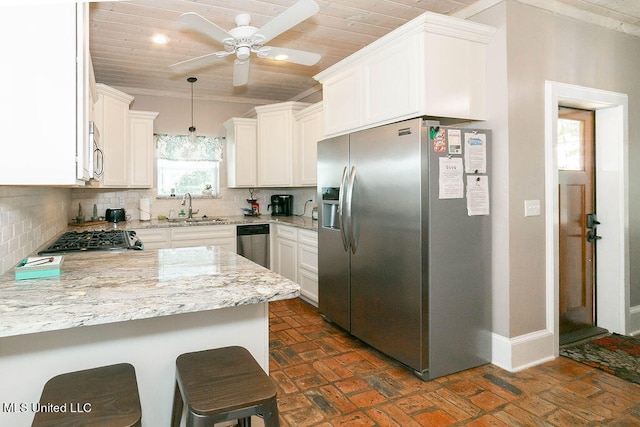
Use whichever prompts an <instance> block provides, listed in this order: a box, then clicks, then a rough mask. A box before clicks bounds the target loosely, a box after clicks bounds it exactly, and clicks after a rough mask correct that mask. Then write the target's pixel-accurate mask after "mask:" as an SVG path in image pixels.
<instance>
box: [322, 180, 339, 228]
mask: <svg viewBox="0 0 640 427" xmlns="http://www.w3.org/2000/svg"><path fill="white" fill-rule="evenodd" d="M339 200H340V188H338V187H322V227H324V228H333V229H336V230H339V229H340V220H339V214H340V205H339V204H338V201H339Z"/></svg>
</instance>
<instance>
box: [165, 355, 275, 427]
mask: <svg viewBox="0 0 640 427" xmlns="http://www.w3.org/2000/svg"><path fill="white" fill-rule="evenodd" d="M276 394H277V390H276V387H275V385H274V384H273V381H271V378H269V376H268V375H267V374H266V373H265V372H264V371H263V370H262V368H261V367H260V365H259V364H258V362H256V360H255V359H254V358H253V356H251V353H249V351H248V350H247V349H245V348H243V347H224V348H218V349H213V350H204V351H197V352H193V353H185V354H181V355H180V356H178V358H177V359H176V386H175V391H174V397H173V415H172V421H171V425H172V426H173V427H178V426H179V425H180V420H181V419H182V412H183V407H184V405H186V407H187V427H200V426H208V427H211V426H212V425H213V424H215V423H220V422H223V421H229V420H238V422H239V425H240V426H243V427H244V426H247V427H250V426H251V416H252V415H259V416H261V417H262V418H263V419H264V425H265V427H279V426H280V421H279V419H278V405H277V402H276Z"/></svg>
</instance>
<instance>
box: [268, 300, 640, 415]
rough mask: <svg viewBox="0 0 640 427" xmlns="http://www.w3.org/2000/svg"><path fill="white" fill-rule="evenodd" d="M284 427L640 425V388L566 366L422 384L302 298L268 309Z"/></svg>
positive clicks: (564, 362)
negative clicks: (320, 313) (331, 322)
mask: <svg viewBox="0 0 640 427" xmlns="http://www.w3.org/2000/svg"><path fill="white" fill-rule="evenodd" d="M269 315H270V321H269V328H270V355H271V357H270V366H269V369H270V375H271V377H272V378H273V380H274V381H275V382H276V384H277V386H278V407H279V410H280V419H281V423H282V426H283V427H307V426H309V427H311V426H314V427H330V426H349V427H359V426H363V427H370V426H398V427H421V426H451V425H453V426H463V425H464V426H579V425H586V426H605V425H606V426H640V403H639V402H640V386H638V385H636V384H633V383H630V382H627V381H624V380H622V379H619V378H616V377H614V376H611V375H609V374H607V373H604V372H601V371H598V370H596V369H592V368H590V367H588V366H585V365H582V364H580V363H577V362H574V361H571V360H569V359H566V358H563V357H560V358H558V359H556V360H554V361H551V362H548V363H545V364H543V365H539V366H536V367H533V368H530V369H526V370H524V371H521V372H517V373H510V372H507V371H504V370H502V369H500V368H498V367H496V366H494V365H490V364H488V365H484V366H481V367H479V368H474V369H469V370H467V371H464V372H460V373H457V374H453V375H449V376H446V377H443V378H437V379H435V380H432V381H426V382H425V381H421V380H420V379H418V378H417V377H415V376H414V375H413V374H412V373H411V371H410V370H408V369H406V368H405V367H403V366H402V365H400V364H399V363H397V362H395V361H394V360H392V359H390V358H388V357H386V356H385V355H383V354H381V353H379V352H377V351H376V350H374V349H372V348H370V347H368V346H367V345H365V344H364V343H362V342H360V341H358V340H356V339H354V338H352V337H351V336H349V335H348V334H346V333H345V332H343V331H341V330H340V329H338V328H336V327H334V326H333V325H331V324H329V323H327V322H325V321H324V320H323V319H322V318H321V317H320V315H319V314H318V313H317V311H316V309H315V308H314V307H313V306H311V305H309V304H307V303H305V302H304V301H302V300H300V299H293V300H285V301H275V302H272V303H270V304H269Z"/></svg>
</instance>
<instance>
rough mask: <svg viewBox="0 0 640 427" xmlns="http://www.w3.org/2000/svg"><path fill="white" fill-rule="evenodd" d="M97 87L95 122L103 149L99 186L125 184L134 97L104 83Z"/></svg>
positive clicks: (127, 182)
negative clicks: (102, 164)
mask: <svg viewBox="0 0 640 427" xmlns="http://www.w3.org/2000/svg"><path fill="white" fill-rule="evenodd" d="M97 86H98V102H97V103H96V106H95V114H96V125H97V127H98V130H99V131H100V144H101V145H102V150H103V152H104V175H102V178H101V181H100V186H101V187H127V186H128V184H129V143H128V131H129V104H130V103H131V101H132V100H133V97H131V96H129V95H126V94H124V93H122V92H120V91H117V90H115V89H112V88H109V87H108V86H104V85H100V84H99V85H97Z"/></svg>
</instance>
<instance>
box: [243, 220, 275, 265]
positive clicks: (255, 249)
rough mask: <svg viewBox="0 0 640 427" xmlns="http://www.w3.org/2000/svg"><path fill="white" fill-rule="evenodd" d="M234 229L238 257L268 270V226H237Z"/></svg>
mask: <svg viewBox="0 0 640 427" xmlns="http://www.w3.org/2000/svg"><path fill="white" fill-rule="evenodd" d="M236 229H237V232H236V234H237V236H238V237H237V248H236V249H237V252H238V255H241V256H243V257H245V258H247V259H249V260H251V261H253V262H255V263H256V264H260V265H261V266H263V267H266V268H269V224H247V225H238V226H237V228H236Z"/></svg>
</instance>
